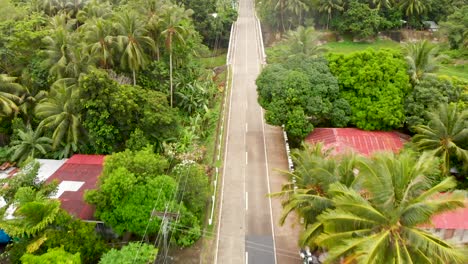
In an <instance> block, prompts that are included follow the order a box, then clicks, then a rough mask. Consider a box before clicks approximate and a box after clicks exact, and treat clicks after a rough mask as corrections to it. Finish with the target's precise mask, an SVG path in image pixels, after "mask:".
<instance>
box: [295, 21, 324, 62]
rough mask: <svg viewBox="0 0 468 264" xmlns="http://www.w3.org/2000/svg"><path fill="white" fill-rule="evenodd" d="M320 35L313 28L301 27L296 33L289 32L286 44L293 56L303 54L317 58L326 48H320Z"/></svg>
mask: <svg viewBox="0 0 468 264" xmlns="http://www.w3.org/2000/svg"><path fill="white" fill-rule="evenodd" d="M318 39H319V38H318V34H317V33H316V32H315V30H314V28H313V27H307V28H305V27H303V26H299V27H298V28H297V29H296V30H295V31H289V32H288V34H287V36H286V43H287V45H288V47H289V50H290V52H289V53H291V54H301V55H306V56H307V57H311V56H317V55H319V54H321V53H323V52H325V51H327V49H326V48H324V47H321V46H318V45H317V43H318Z"/></svg>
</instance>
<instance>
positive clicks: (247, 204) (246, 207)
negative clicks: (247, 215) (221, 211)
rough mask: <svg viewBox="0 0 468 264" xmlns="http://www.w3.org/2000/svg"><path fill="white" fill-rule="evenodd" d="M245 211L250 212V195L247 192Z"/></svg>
mask: <svg viewBox="0 0 468 264" xmlns="http://www.w3.org/2000/svg"><path fill="white" fill-rule="evenodd" d="M245 210H246V211H248V210H249V193H248V192H245Z"/></svg>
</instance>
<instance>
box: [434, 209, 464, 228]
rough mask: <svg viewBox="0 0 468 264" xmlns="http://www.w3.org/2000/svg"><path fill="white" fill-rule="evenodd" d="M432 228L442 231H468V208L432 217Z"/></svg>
mask: <svg viewBox="0 0 468 264" xmlns="http://www.w3.org/2000/svg"><path fill="white" fill-rule="evenodd" d="M432 226H433V227H434V228H440V229H465V230H467V229H468V208H467V207H466V204H465V208H460V209H458V210H455V211H450V212H445V213H442V214H439V215H436V216H434V217H432Z"/></svg>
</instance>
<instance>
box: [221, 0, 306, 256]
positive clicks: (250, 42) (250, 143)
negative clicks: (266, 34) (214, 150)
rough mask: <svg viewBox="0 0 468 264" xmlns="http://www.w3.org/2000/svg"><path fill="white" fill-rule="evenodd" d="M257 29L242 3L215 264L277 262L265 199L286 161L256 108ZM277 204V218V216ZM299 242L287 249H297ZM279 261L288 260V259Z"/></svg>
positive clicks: (276, 134)
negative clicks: (276, 169) (273, 171)
mask: <svg viewBox="0 0 468 264" xmlns="http://www.w3.org/2000/svg"><path fill="white" fill-rule="evenodd" d="M258 25H259V24H258V21H257V19H256V17H255V13H254V6H253V1H252V0H240V1H239V17H238V20H237V22H236V25H235V30H234V32H236V33H235V35H234V38H233V39H232V41H233V43H231V45H232V48H233V49H232V50H231V52H232V54H231V55H232V73H233V74H232V76H233V77H232V78H233V79H232V89H231V95H230V109H229V114H228V121H227V138H226V149H225V151H226V152H225V157H224V158H225V161H224V166H223V180H222V185H221V195H220V199H221V201H220V215H219V217H218V219H219V222H218V232H217V240H216V245H215V251H216V252H215V254H214V255H215V257H214V263H223V264H224V263H233V264H239V263H255V264H263V263H264V264H273V263H277V256H276V249H275V237H274V236H273V234H274V232H275V231H274V229H275V228H274V221H273V215H272V204H271V200H270V199H269V198H268V197H267V194H268V193H269V192H271V190H270V173H269V172H270V171H271V169H272V166H276V167H282V168H287V158H286V156H285V151H284V142H283V141H282V134H281V130H279V129H278V128H272V127H269V126H265V125H264V122H263V112H262V109H261V108H260V106H259V105H258V103H257V92H256V86H255V79H256V78H257V76H258V74H259V73H260V70H261V67H262V65H261V64H262V62H263V60H264V56H263V49H262V46H261V45H262V44H263V43H261V37H260V34H261V33H260V30H259V27H258ZM266 131H267V132H266ZM265 134H268V135H269V138H266V137H265ZM267 144H268V145H272V146H273V147H272V148H269V147H267ZM267 148H268V149H270V151H274V152H279V153H277V155H275V158H274V159H275V160H276V163H275V164H274V165H272V164H270V163H269V161H268V156H267ZM274 154H276V153H274ZM271 155H272V154H271V153H270V156H271ZM278 157H279V160H278ZM276 174H277V173H276ZM276 182H277V186H275V188H274V189H278V190H279V188H281V183H279V182H278V181H276ZM276 202H277V204H276V205H274V207H275V209H276V210H275V211H276V212H277V213H276V214H275V215H279V211H280V210H281V208H280V205H279V201H276ZM276 222H277V221H276ZM296 239H297V238H294V237H293V238H292V240H291V241H289V242H288V243H286V244H291V245H296V241H297V240H296ZM283 243H284V242H283ZM283 243H281V244H283ZM293 248H294V246H293ZM292 250H294V249H292ZM292 250H291V251H290V250H288V255H289V256H287V257H286V259H288V260H286V261H278V263H298V258H297V255H295V254H296V253H295V252H294V251H292ZM283 253H285V252H283ZM278 256H279V257H280V258H284V256H285V254H279V253H278Z"/></svg>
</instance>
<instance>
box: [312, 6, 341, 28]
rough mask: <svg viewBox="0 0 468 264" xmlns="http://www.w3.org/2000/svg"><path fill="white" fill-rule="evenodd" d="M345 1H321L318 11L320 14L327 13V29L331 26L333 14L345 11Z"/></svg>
mask: <svg viewBox="0 0 468 264" xmlns="http://www.w3.org/2000/svg"><path fill="white" fill-rule="evenodd" d="M343 9H344V7H343V1H342V0H320V2H319V6H318V11H319V12H320V13H327V27H326V29H327V30H328V25H329V24H330V20H331V18H332V13H333V11H335V10H338V11H343Z"/></svg>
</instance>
